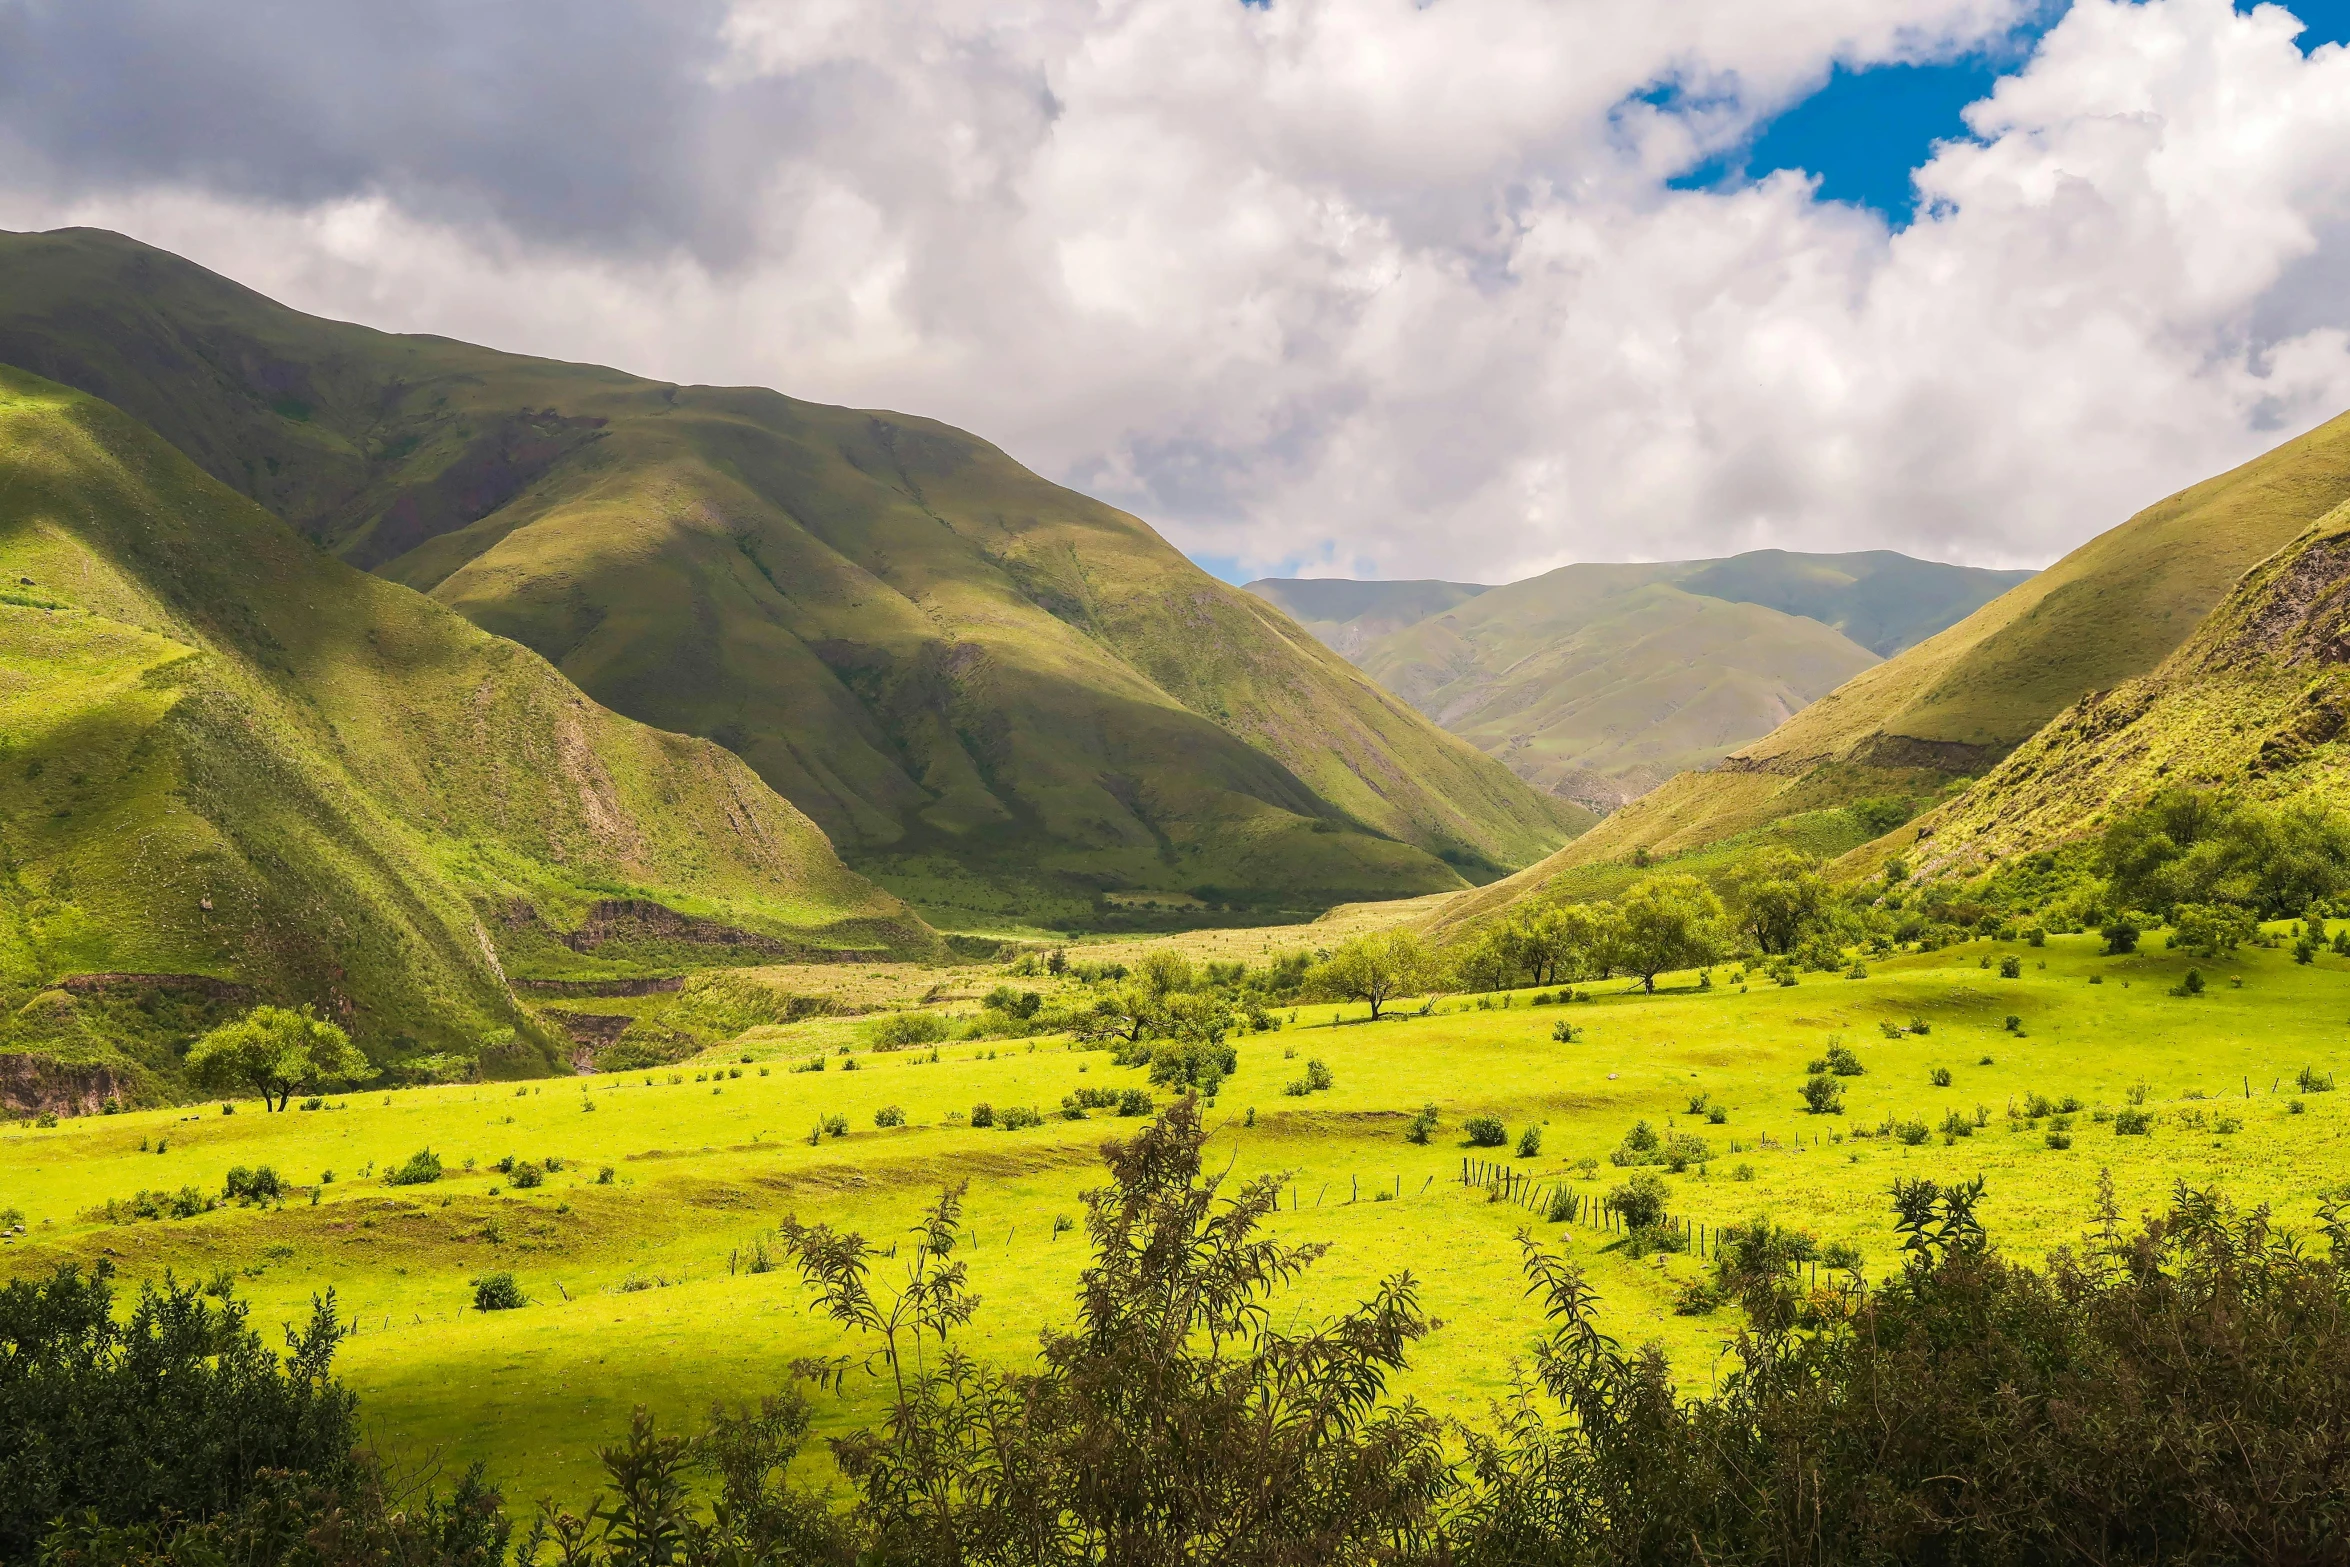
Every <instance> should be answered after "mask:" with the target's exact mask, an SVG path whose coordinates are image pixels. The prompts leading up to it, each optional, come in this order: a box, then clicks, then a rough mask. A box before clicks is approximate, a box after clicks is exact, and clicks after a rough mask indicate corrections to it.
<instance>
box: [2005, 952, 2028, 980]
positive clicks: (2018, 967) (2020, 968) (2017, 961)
mask: <svg viewBox="0 0 2350 1567" xmlns="http://www.w3.org/2000/svg"><path fill="white" fill-rule="evenodd" d="M1999 977H2000V978H2001V979H2021V978H2023V977H2024V960H2023V959H2022V958H2019V957H2017V956H2016V955H2015V954H2014V953H2012V952H2011V953H2009V954H2008V955H2007V956H2005V957H2003V958H2001V959H2000V960H1999Z"/></svg>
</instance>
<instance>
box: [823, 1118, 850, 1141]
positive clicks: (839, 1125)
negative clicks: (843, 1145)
mask: <svg viewBox="0 0 2350 1567" xmlns="http://www.w3.org/2000/svg"><path fill="white" fill-rule="evenodd" d="M823 1126H824V1135H825V1136H827V1137H846V1136H848V1135H849V1118H848V1117H847V1116H845V1115H828V1116H826V1117H825V1118H824V1121H823Z"/></svg>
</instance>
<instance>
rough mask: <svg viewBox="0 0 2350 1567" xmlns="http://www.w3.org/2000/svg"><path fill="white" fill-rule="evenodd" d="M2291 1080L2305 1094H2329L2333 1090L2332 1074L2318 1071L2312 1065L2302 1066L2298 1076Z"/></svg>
mask: <svg viewBox="0 0 2350 1567" xmlns="http://www.w3.org/2000/svg"><path fill="white" fill-rule="evenodd" d="M2293 1082H2294V1084H2295V1086H2297V1087H2298V1088H2299V1089H2300V1090H2301V1091H2302V1092H2303V1093H2305V1094H2330V1093H2332V1092H2333V1091H2334V1074H2333V1073H2331V1072H2320V1071H2319V1070H2318V1069H2317V1068H2315V1067H2313V1066H2305V1067H2303V1068H2302V1069H2301V1074H2300V1076H2298V1077H2296V1078H2294V1079H2293Z"/></svg>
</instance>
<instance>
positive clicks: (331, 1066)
mask: <svg viewBox="0 0 2350 1567" xmlns="http://www.w3.org/2000/svg"><path fill="white" fill-rule="evenodd" d="M187 1066H188V1072H189V1075H190V1076H192V1077H194V1078H195V1079H196V1081H197V1082H199V1083H203V1084H205V1085H207V1086H209V1087H216V1088H227V1087H238V1088H251V1089H253V1090H255V1091H257V1092H258V1093H259V1094H260V1095H261V1102H262V1104H263V1105H264V1106H265V1107H266V1108H268V1109H270V1110H283V1109H284V1108H285V1107H286V1104H287V1102H288V1101H289V1100H291V1099H292V1098H293V1097H294V1094H295V1093H296V1091H301V1092H305V1093H308V1092H313V1091H316V1090H319V1089H324V1088H333V1087H338V1086H340V1085H342V1084H345V1083H352V1082H357V1081H359V1080H360V1079H362V1078H364V1077H366V1076H367V1075H368V1074H369V1071H370V1068H369V1066H368V1064H367V1057H366V1056H364V1055H362V1054H360V1053H359V1048H358V1047H357V1046H356V1045H354V1044H352V1043H351V1036H350V1035H348V1034H346V1033H344V1032H343V1031H342V1030H341V1029H340V1028H337V1027H336V1026H335V1025H334V1024H332V1023H329V1022H327V1021H325V1020H324V1019H323V1018H321V1017H319V1016H318V1014H317V1013H315V1012H313V1011H311V1010H310V1009H309V1008H308V1007H304V1008H302V1009H301V1010H300V1011H298V1012H297V1011H295V1010H294V1009H293V1008H291V1007H255V1008H254V1009H253V1010H252V1011H250V1012H248V1013H246V1014H245V1015H244V1016H243V1017H241V1018H239V1019H237V1021H235V1022H234V1023H223V1024H222V1025H221V1026H220V1027H218V1028H216V1029H214V1030H213V1031H212V1032H211V1033H209V1034H206V1035H205V1036H204V1037H203V1038H202V1039H199V1040H197V1041H196V1043H195V1045H194V1047H193V1048H191V1049H190V1050H189V1051H188V1061H187Z"/></svg>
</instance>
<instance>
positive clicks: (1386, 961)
mask: <svg viewBox="0 0 2350 1567" xmlns="http://www.w3.org/2000/svg"><path fill="white" fill-rule="evenodd" d="M1433 967H1434V965H1433V963H1432V962H1431V961H1430V956H1429V952H1428V945H1427V943H1426V942H1424V941H1422V940H1421V939H1420V938H1419V937H1418V936H1416V935H1414V934H1413V933H1412V932H1410V931H1408V930H1386V931H1378V932H1375V933H1374V934H1372V935H1368V936H1355V937H1352V938H1350V939H1349V940H1347V941H1345V942H1342V943H1341V944H1340V945H1339V947H1338V950H1337V951H1335V952H1333V953H1331V954H1330V957H1329V959H1328V961H1326V962H1325V963H1323V965H1322V966H1321V968H1320V969H1319V970H1318V971H1317V979H1318V983H1319V988H1320V989H1321V990H1322V991H1324V992H1325V993H1326V994H1329V995H1334V996H1344V997H1346V998H1347V999H1348V1000H1350V1001H1367V1002H1369V1003H1370V1005H1371V1016H1372V1017H1373V1018H1377V1017H1378V1016H1379V1014H1380V1012H1381V1011H1382V1010H1383V1009H1384V1008H1385V1007H1386V1006H1387V1004H1388V1003H1389V1002H1391V1001H1393V1000H1395V998H1396V997H1398V996H1401V995H1406V994H1409V993H1411V992H1414V991H1416V990H1418V989H1419V988H1420V986H1421V985H1423V984H1425V983H1426V982H1427V980H1428V978H1429V976H1430V973H1431V971H1432V969H1433Z"/></svg>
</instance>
